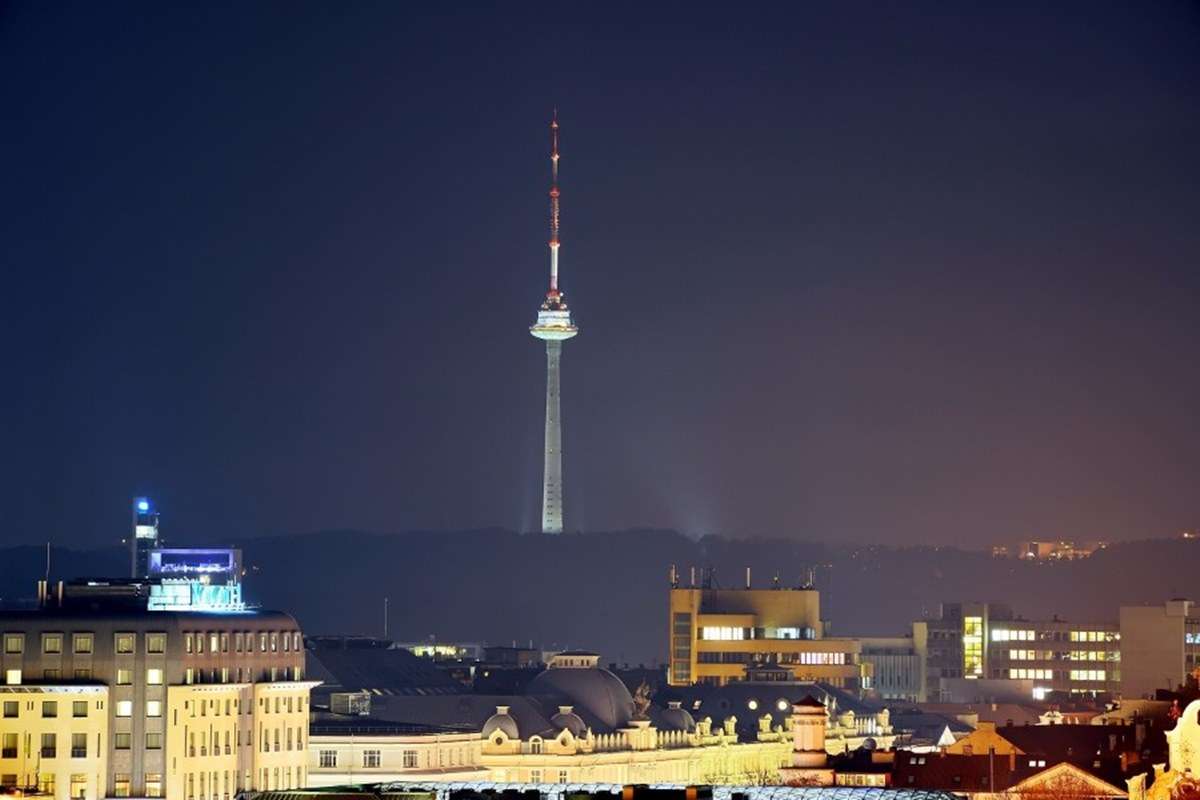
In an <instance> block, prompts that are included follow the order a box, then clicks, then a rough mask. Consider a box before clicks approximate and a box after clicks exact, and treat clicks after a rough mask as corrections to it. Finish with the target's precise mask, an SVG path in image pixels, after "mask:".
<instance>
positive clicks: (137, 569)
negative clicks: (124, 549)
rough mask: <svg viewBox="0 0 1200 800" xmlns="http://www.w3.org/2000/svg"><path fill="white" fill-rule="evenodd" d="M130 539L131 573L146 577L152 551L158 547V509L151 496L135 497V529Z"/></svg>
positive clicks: (133, 575)
mask: <svg viewBox="0 0 1200 800" xmlns="http://www.w3.org/2000/svg"><path fill="white" fill-rule="evenodd" d="M132 534H133V536H132V538H130V540H129V557H130V568H129V574H130V576H131V577H134V578H145V577H147V576H148V575H149V574H150V551H151V550H153V549H154V548H156V547H158V510H157V509H156V508H155V507H154V504H153V503H152V502H150V498H149V497H135V498H133V531H132Z"/></svg>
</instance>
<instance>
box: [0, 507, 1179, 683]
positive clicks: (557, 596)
mask: <svg viewBox="0 0 1200 800" xmlns="http://www.w3.org/2000/svg"><path fill="white" fill-rule="evenodd" d="M240 546H241V547H242V548H243V550H244V553H245V562H246V564H247V566H248V567H249V568H250V570H251V571H250V574H249V576H248V577H247V579H246V596H247V597H248V598H249V599H250V600H252V601H255V602H259V603H261V604H262V605H264V606H268V607H272V608H279V609H283V610H287V611H290V612H292V613H293V614H295V615H296V617H297V618H298V619H299V620H300V622H301V624H302V625H303V626H304V628H305V630H306V631H308V632H310V633H371V634H379V633H381V632H382V627H383V599H384V597H388V598H389V599H390V631H391V635H392V636H393V637H395V638H398V639H402V640H417V639H427V638H429V637H430V636H431V635H434V636H436V637H437V638H438V639H439V640H443V641H445V640H451V639H462V640H470V641H480V640H483V641H488V642H492V643H510V642H511V641H512V640H518V641H521V642H525V641H527V640H529V639H533V640H534V641H536V642H538V643H544V644H547V645H549V644H552V643H556V644H558V645H564V646H565V645H570V646H573V647H589V648H593V649H596V650H599V651H600V652H601V653H603V654H604V657H605V659H607V660H612V661H627V662H630V663H639V662H641V663H650V662H652V661H654V660H658V659H661V658H662V657H663V654H664V650H665V647H664V638H665V629H666V625H667V622H666V594H665V593H666V588H667V574H668V569H669V566H670V565H671V564H676V565H677V566H678V567H679V569H680V575H681V579H682V581H684V582H686V581H687V579H688V570H689V568H690V567H691V566H693V565H694V566H696V567H697V573H698V574H699V570H700V568H702V567H705V566H712V567H715V568H716V577H717V580H718V582H719V583H720V584H721V585H724V586H727V587H734V586H740V585H742V582H743V581H744V575H745V567H746V566H749V567H750V568H751V571H752V576H753V580H754V584H755V586H758V587H766V586H769V585H770V583H771V578H772V577H773V576H774V575H775V574H776V572H778V573H779V575H780V579H781V583H782V584H783V585H787V586H790V585H796V584H797V583H798V582H800V581H801V580H803V578H804V577H805V576H806V575H807V574H808V570H809V568H810V567H815V568H816V573H815V574H816V576H817V585H818V588H820V589H821V591H822V608H823V610H824V616H826V617H827V618H829V619H831V620H832V622H833V630H834V633H836V634H841V635H853V634H899V633H903V632H905V631H906V630H907V626H908V623H909V622H911V620H913V619H916V618H920V617H921V616H923V615H933V614H936V612H937V607H938V604H939V603H940V602H942V601H943V600H990V601H994V602H1007V603H1009V604H1010V605H1012V606H1013V607H1014V608H1015V610H1016V611H1017V612H1018V613H1020V614H1023V615H1025V616H1027V617H1031V618H1032V617H1048V616H1050V615H1052V614H1059V615H1060V616H1063V617H1065V618H1068V619H1077V620H1080V621H1086V620H1096V619H1115V617H1116V614H1117V608H1118V606H1120V605H1121V604H1133V603H1147V602H1148V603H1160V602H1162V601H1164V600H1166V599H1168V598H1169V597H1174V596H1187V595H1188V594H1189V593H1191V594H1192V595H1193V596H1195V597H1196V598H1197V599H1200V587H1198V585H1197V583H1196V579H1195V576H1196V575H1197V574H1200V541H1196V540H1180V539H1170V540H1152V541H1144V542H1133V543H1125V544H1118V545H1114V546H1112V547H1110V548H1109V549H1107V550H1104V551H1100V552H1099V553H1097V554H1096V555H1094V556H1092V557H1091V558H1089V559H1086V560H1083V561H1077V562H1073V563H1061V564H1052V565H1045V564H1031V563H1026V562H1018V561H1015V560H1010V559H993V558H990V557H988V556H987V555H984V554H982V553H975V552H968V551H963V550H957V549H953V548H945V547H942V548H928V547H904V548H887V547H850V546H837V545H825V544H818V543H812V542H789V541H781V540H735V539H721V538H715V537H709V538H705V539H701V540H699V541H697V540H694V539H689V538H687V537H685V536H682V535H680V534H678V533H674V532H670V531H620V532H613V533H594V534H575V535H571V534H567V535H563V536H557V537H545V536H539V535H520V534H515V533H512V532H510V531H503V530H480V531H463V532H441V533H430V532H414V533H401V534H374V533H365V532H360V531H326V532H320V533H312V534H304V535H296V536H286V537H271V538H260V539H251V540H247V541H244V542H241V543H240ZM0 563H3V564H4V565H5V568H6V569H5V580H4V583H3V586H2V587H0V596H2V599H3V600H4V601H5V602H11V601H13V600H14V599H16V598H20V597H26V598H28V597H31V596H32V595H33V594H34V587H35V582H36V580H37V579H38V578H40V577H42V575H43V573H44V571H45V550H44V549H41V548H37V547H10V548H2V549H0ZM127 568H128V562H127V556H126V554H125V551H123V550H121V549H119V548H110V549H105V550H98V551H86V552H84V551H69V550H55V551H54V553H53V574H54V577H55V579H58V578H71V577H76V576H82V575H91V576H94V575H104V574H110V575H111V574H117V575H120V574H124V572H125V571H126V570H127Z"/></svg>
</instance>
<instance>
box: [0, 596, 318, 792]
mask: <svg viewBox="0 0 1200 800" xmlns="http://www.w3.org/2000/svg"><path fill="white" fill-rule="evenodd" d="M43 594H45V593H43ZM58 596H59V597H60V598H62V600H61V601H60V602H61V605H56V604H53V603H50V602H47V605H46V606H45V607H43V608H40V609H37V610H26V611H0V639H2V643H0V649H2V651H3V652H2V653H0V658H2V667H3V673H4V681H3V683H4V685H3V686H2V687H0V698H2V700H3V716H2V717H0V739H2V741H3V750H2V752H0V783H3V786H4V788H5V789H7V790H10V791H12V790H16V789H35V788H38V787H40V788H41V789H42V790H43V792H45V793H47V794H50V795H52V796H54V797H58V798H67V797H72V798H74V797H85V798H101V797H172V798H191V799H192V800H228V798H229V797H232V796H233V794H234V793H236V792H238V791H241V790H243V789H274V788H289V787H298V786H304V785H305V780H306V775H305V772H306V767H307V764H306V753H307V747H308V696H309V689H310V688H311V686H312V684H311V683H310V682H308V681H305V680H304V674H303V671H304V648H303V641H302V638H301V633H300V629H299V627H298V626H297V624H296V621H295V620H294V619H293V618H292V617H290V616H288V615H287V614H282V613H277V612H268V611H245V612H241V613H203V612H172V611H150V610H148V609H146V608H145V607H141V608H138V607H136V606H135V605H131V604H129V603H125V602H120V601H118V600H114V598H113V597H111V596H108V595H107V587H105V591H101V592H100V593H99V594H98V595H92V596H89V594H88V592H87V590H86V587H76V588H75V590H74V592H66V593H64V592H63V591H62V589H60V591H59V593H58Z"/></svg>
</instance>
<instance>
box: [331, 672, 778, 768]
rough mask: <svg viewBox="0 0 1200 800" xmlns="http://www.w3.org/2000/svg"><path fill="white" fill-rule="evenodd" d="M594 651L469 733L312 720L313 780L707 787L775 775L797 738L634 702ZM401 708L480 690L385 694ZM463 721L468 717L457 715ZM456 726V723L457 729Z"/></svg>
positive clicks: (455, 708)
mask: <svg viewBox="0 0 1200 800" xmlns="http://www.w3.org/2000/svg"><path fill="white" fill-rule="evenodd" d="M598 662H599V656H598V655H597V654H595V653H587V652H580V651H575V652H565V653H560V654H558V655H556V656H554V657H553V658H552V659H551V660H550V664H549V666H548V668H547V669H546V670H545V671H543V672H542V673H541V674H539V675H538V676H537V677H535V678H534V679H533V681H532V682H531V683H530V684H529V686H528V687H527V688H526V689H525V690H524V692H523V693H522V694H521V695H514V696H510V697H495V698H488V699H493V700H497V701H498V702H496V704H495V705H493V706H491V707H490V709H488V712H487V713H486V716H484V717H483V718H482V719H478V718H477V717H476V718H473V721H472V722H471V724H470V728H471V730H470V732H469V733H468V732H465V731H463V730H461V726H450V725H442V726H441V728H440V730H439V729H430V730H426V731H415V730H410V731H405V730H402V729H398V730H396V731H394V732H391V731H388V730H386V725H384V724H383V723H379V722H377V723H376V725H375V727H374V729H372V728H371V727H369V726H368V725H367V724H365V723H364V722H363V721H361V720H354V719H353V718H348V719H345V720H344V722H343V724H342V727H341V728H340V729H338V728H335V727H331V726H329V725H328V719H327V718H322V719H319V720H315V721H314V725H313V736H312V738H311V739H310V742H309V763H308V774H309V785H310V786H313V787H320V786H333V785H339V784H345V783H347V782H350V781H351V780H353V781H355V782H376V781H387V780H399V779H407V780H428V781H462V780H491V781H497V782H504V783H508V782H512V783H516V782H527V783H553V784H559V785H562V784H568V783H596V782H613V783H663V782H674V783H708V784H746V783H751V784H760V783H771V782H777V781H778V770H779V768H780V767H781V766H783V765H785V764H786V763H787V761H788V758H789V754H790V752H791V736H790V735H789V733H788V732H787V729H786V727H785V725H784V724H783V723H777V722H774V721H773V719H772V717H771V716H769V715H766V714H764V715H763V716H762V718H761V719H759V720H758V722H757V725H756V727H755V730H754V732H753V734H752V735H751V736H750V737H740V736H739V734H738V731H737V728H736V725H737V719H736V713H734V712H729V713H726V714H724V715H723V716H722V717H721V718H719V719H715V720H714V719H713V718H712V717H710V716H709V715H708V714H707V713H705V714H703V715H701V716H698V717H694V716H693V715H692V713H690V712H689V711H687V710H686V709H684V708H683V707H682V705H681V703H680V702H678V701H673V702H670V703H668V705H667V706H665V707H663V706H649V707H646V708H645V709H644V710H639V707H638V705H637V704H636V703H635V700H634V697H633V695H632V694H631V693H630V692H629V690H628V689H627V688H626V687H625V685H624V684H623V683H622V682H621V681H620V679H619V678H617V677H616V676H615V675H613V674H612V673H611V672H609V671H608V670H605V669H602V668H600V667H599V666H598ZM380 699H381V700H387V701H390V704H391V706H392V710H393V712H394V713H395V714H396V715H397V716H409V718H413V716H414V715H415V713H417V710H418V709H420V710H421V712H423V714H422V717H423V718H424V719H426V720H439V721H442V720H445V719H446V718H447V717H448V716H456V715H461V714H463V713H468V714H470V713H472V712H471V711H467V712H464V711H463V709H472V708H475V701H477V700H478V699H479V697H478V695H460V696H444V697H437V696H423V697H418V696H411V697H403V696H401V697H396V696H393V697H386V698H380ZM456 718H461V717H456ZM456 727H457V728H459V729H457V730H456V729H455V728H456Z"/></svg>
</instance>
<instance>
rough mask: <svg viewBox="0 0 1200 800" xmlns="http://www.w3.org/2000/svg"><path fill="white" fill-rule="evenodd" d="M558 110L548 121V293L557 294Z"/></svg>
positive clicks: (555, 110)
mask: <svg viewBox="0 0 1200 800" xmlns="http://www.w3.org/2000/svg"><path fill="white" fill-rule="evenodd" d="M558 195H559V192H558V109H557V108H555V109H554V116H553V117H552V118H551V119H550V292H551V294H558Z"/></svg>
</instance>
